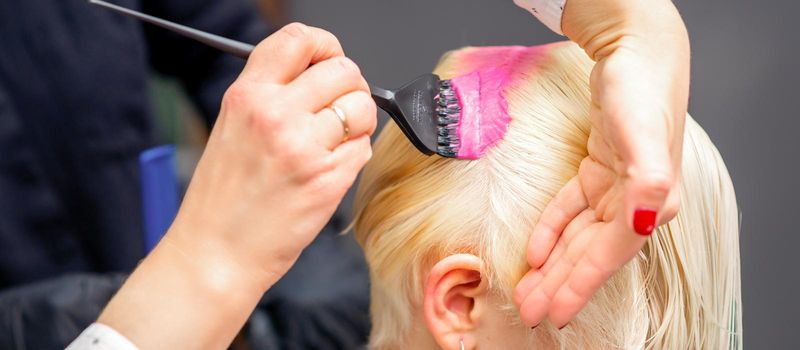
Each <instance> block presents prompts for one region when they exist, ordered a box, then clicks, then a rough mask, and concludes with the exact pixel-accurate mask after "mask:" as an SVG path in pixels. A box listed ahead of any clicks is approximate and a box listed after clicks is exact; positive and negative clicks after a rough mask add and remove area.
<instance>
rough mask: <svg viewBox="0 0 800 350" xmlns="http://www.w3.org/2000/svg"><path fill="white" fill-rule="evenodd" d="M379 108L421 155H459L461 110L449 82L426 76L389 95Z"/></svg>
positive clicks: (452, 156)
mask: <svg viewBox="0 0 800 350" xmlns="http://www.w3.org/2000/svg"><path fill="white" fill-rule="evenodd" d="M392 95H393V96H392V97H391V98H390V99H389V100H388V101H387V103H380V102H381V101H377V102H379V103H378V106H379V107H381V108H382V109H383V110H385V111H386V112H387V113H389V115H390V116H391V117H392V119H394V121H395V122H396V123H397V125H398V126H399V127H400V130H402V131H403V133H404V134H405V135H406V137H407V138H408V139H409V140H410V141H411V143H412V144H414V146H416V147H417V149H419V150H420V151H421V152H422V153H424V154H428V155H430V154H434V153H436V154H439V155H441V156H443V157H450V158H454V157H455V156H456V153H457V152H458V135H457V133H456V127H457V125H458V120H459V116H460V115H461V108H460V107H459V104H458V98H457V97H456V95H455V92H454V91H453V89H452V87H451V85H450V81H449V80H441V79H439V76H437V75H434V74H426V75H423V76H421V77H419V78H417V79H414V80H413V81H411V82H410V83H408V84H406V85H404V86H403V87H401V88H399V89H397V90H394V91H392Z"/></svg>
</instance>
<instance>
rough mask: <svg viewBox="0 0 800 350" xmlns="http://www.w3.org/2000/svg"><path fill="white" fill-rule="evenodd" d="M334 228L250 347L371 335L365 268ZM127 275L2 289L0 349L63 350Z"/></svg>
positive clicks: (272, 294) (264, 312) (303, 261)
mask: <svg viewBox="0 0 800 350" xmlns="http://www.w3.org/2000/svg"><path fill="white" fill-rule="evenodd" d="M337 233H338V231H336V230H334V229H333V228H332V227H330V226H329V228H328V229H327V230H326V231H324V232H323V233H322V234H321V235H320V236H319V238H318V239H317V241H316V242H315V244H313V245H311V246H310V247H309V248H308V249H307V250H306V251H304V252H303V254H302V255H301V256H300V259H299V260H298V262H297V264H296V265H295V266H294V267H293V268H292V269H291V270H290V271H289V273H288V274H287V275H286V276H285V277H284V278H283V279H281V280H280V281H279V282H278V283H277V284H275V285H274V286H273V288H272V289H271V290H270V291H269V292H267V294H266V295H265V296H264V298H263V299H262V300H261V302H260V303H259V305H258V308H257V309H256V311H255V312H254V313H253V314H252V315H251V316H250V319H249V321H248V322H247V324H246V325H245V327H244V328H243V329H242V332H241V335H242V336H241V337H239V338H241V339H243V341H244V342H246V344H247V346H248V347H247V348H250V349H256V350H258V349H276V350H280V349H283V350H303V349H320V350H325V349H342V350H352V349H358V348H361V347H362V346H363V344H364V343H365V340H366V338H367V335H368V332H369V316H368V312H367V305H369V300H368V293H367V290H369V286H368V285H367V278H366V276H367V270H366V265H365V264H364V261H363V260H361V258H359V254H358V250H359V248H358V246H357V245H355V242H354V241H353V240H352V237H350V236H342V235H339V234H337ZM123 279H124V275H89V274H81V275H70V276H65V277H61V278H58V279H55V280H50V281H46V282H39V283H36V284H32V285H28V286H24V287H16V288H11V289H7V290H5V291H3V292H0V349H9V350H11V349H14V350H25V349H37V350H38V349H63V348H64V347H66V346H67V345H68V344H69V343H70V342H72V340H73V339H75V337H77V336H78V334H80V332H81V331H83V330H84V329H85V328H86V327H87V326H89V324H91V323H92V322H93V321H94V320H95V319H96V318H97V315H98V314H99V313H100V311H101V310H102V308H103V306H104V305H105V304H106V303H107V302H108V300H109V299H110V298H111V296H112V295H113V294H114V292H116V290H117V289H118V288H119V287H120V286H121V285H122V282H123Z"/></svg>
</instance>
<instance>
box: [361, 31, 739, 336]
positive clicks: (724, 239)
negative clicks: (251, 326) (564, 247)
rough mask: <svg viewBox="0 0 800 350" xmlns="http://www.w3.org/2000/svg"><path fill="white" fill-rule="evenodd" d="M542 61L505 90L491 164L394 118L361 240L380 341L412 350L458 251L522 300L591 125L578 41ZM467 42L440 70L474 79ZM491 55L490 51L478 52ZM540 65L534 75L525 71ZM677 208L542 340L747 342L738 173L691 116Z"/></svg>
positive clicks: (364, 201)
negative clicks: (440, 273)
mask: <svg viewBox="0 0 800 350" xmlns="http://www.w3.org/2000/svg"><path fill="white" fill-rule="evenodd" d="M551 45H552V47H550V48H549V50H547V51H546V52H547V53H546V54H544V55H535V56H534V55H531V56H530V57H525V58H523V60H522V62H519V63H518V64H521V65H526V66H525V67H526V68H525V69H520V70H518V72H517V73H515V76H514V77H513V79H514V80H515V81H517V82H518V83H517V84H515V85H513V86H512V87H511V88H509V89H507V90H506V91H505V98H506V100H507V101H508V106H509V114H510V115H511V116H512V119H513V120H512V122H511V124H510V125H509V129H508V133H507V135H506V137H505V139H504V140H503V141H502V142H500V143H499V144H498V145H497V146H496V147H494V148H492V149H491V150H490V151H489V152H488V154H487V155H486V156H485V157H483V158H482V159H479V160H475V161H460V160H453V159H445V158H440V157H426V156H423V155H421V154H420V153H419V152H418V151H417V150H416V149H414V147H413V146H412V145H411V144H410V143H409V142H408V141H407V140H406V139H405V138H404V136H403V135H402V133H401V132H400V130H399V129H398V128H397V127H396V126H395V125H394V124H393V123H390V124H388V125H387V126H386V127H385V128H384V130H383V132H382V133H381V135H380V137H379V138H378V140H377V142H376V143H375V145H374V153H375V156H374V158H373V160H372V161H371V162H370V163H369V164H368V165H367V167H366V169H365V171H364V173H363V175H362V178H361V183H360V185H359V188H358V192H357V195H356V202H355V210H356V218H355V226H354V227H355V232H356V238H357V239H358V241H359V243H360V244H361V245H362V247H363V248H364V252H365V254H366V258H367V261H368V263H369V267H370V275H371V284H372V287H371V289H372V290H371V294H372V301H371V314H372V334H371V336H370V347H371V348H374V349H387V348H402V347H403V344H405V342H406V340H407V337H408V336H409V334H410V332H411V330H412V329H413V328H414V325H413V324H412V323H413V322H415V321H416V320H418V319H419V318H418V314H416V312H419V311H420V307H421V304H422V283H423V281H424V278H425V277H426V273H427V271H428V269H429V268H430V267H431V266H432V264H433V263H435V262H436V261H438V260H440V259H442V258H443V257H446V256H448V255H451V254H455V253H471V254H474V255H476V256H479V257H480V258H481V259H482V261H483V262H484V264H483V267H482V271H481V273H482V276H484V278H487V279H488V281H489V286H490V290H491V291H492V293H496V294H497V295H498V296H499V297H501V300H505V301H506V303H505V305H503V306H502V308H503V309H504V310H506V311H507V312H508V313H509V319H512V320H514V321H515V322H516V323H517V324H518V325H521V323H519V316H518V314H517V311H516V308H515V307H513V304H512V303H511V302H510V301H511V293H512V291H513V288H514V286H515V284H516V283H517V282H518V281H519V279H520V278H521V277H522V275H523V274H524V273H525V272H526V271H527V269H528V266H527V263H526V257H525V253H526V249H525V247H526V244H527V241H528V238H529V234H530V232H531V229H532V227H533V225H534V224H535V223H536V222H537V220H538V217H539V215H540V213H541V212H542V210H543V209H544V208H545V206H546V205H547V203H548V201H549V200H550V199H551V198H552V197H553V195H554V194H555V193H556V192H557V191H558V190H559V189H560V188H561V186H562V185H563V184H564V183H566V182H567V181H568V180H569V179H570V178H572V177H573V176H575V174H576V173H577V170H578V166H579V164H580V161H581V159H583V158H584V157H585V156H586V154H587V150H586V145H587V140H588V133H589V127H590V125H589V119H588V114H589V103H590V95H589V86H588V78H589V74H590V71H591V68H592V65H593V63H592V62H591V61H590V60H589V59H588V58H586V55H585V54H584V53H583V51H581V50H580V49H579V48H578V47H576V46H575V45H574V44H571V43H556V44H551ZM476 50H490V48H466V49H462V50H459V51H456V52H452V53H449V54H447V55H445V57H444V58H443V59H442V61H441V62H440V63H439V65H438V67H437V69H436V71H435V72H436V73H437V74H439V75H440V76H442V77H443V78H450V77H453V76H457V75H462V74H465V73H469V69H470V67H469V64H467V63H464V62H465V60H464V57H465V56H463V55H469V54H473V53H476V52H477V51H476ZM478 53H479V52H478ZM526 72H530V73H526ZM683 150H684V156H683V164H682V183H681V187H680V191H681V198H682V204H681V208H680V211H679V214H678V216H677V217H676V218H675V219H674V220H672V221H671V222H669V223H668V224H667V225H663V226H661V227H659V228H658V229H657V230H656V231H655V232H654V234H653V235H652V238H651V239H650V240H649V242H648V243H647V245H646V246H645V248H644V249H643V250H642V252H641V253H640V254H639V255H638V256H637V257H636V258H635V259H633V260H632V261H631V262H630V263H628V264H627V265H626V266H625V267H624V268H622V269H620V271H619V272H618V273H617V274H616V275H614V276H613V277H612V278H611V279H610V280H609V281H608V283H606V285H605V286H604V287H603V288H601V290H600V291H599V292H598V293H597V294H596V295H595V296H594V298H593V299H592V300H591V302H590V303H589V304H588V305H587V306H586V308H585V309H584V310H583V311H582V312H581V313H580V314H579V315H578V316H577V317H576V319H575V320H573V321H572V322H571V323H570V327H568V328H566V329H565V330H564V331H562V332H559V331H557V330H555V329H554V328H553V327H552V326H550V325H549V324H544V325H543V326H540V327H538V328H537V329H536V330H535V331H533V332H531V335H530V337H531V342H532V343H533V344H537V343H538V344H555V345H556V346H558V347H561V348H571V349H574V348H626V349H628V348H656V349H688V348H697V349H699V348H703V349H723V348H728V349H734V348H740V347H741V345H742V343H741V295H740V280H739V246H738V227H739V226H738V211H737V207H736V200H735V195H734V190H733V185H732V183H731V180H730V177H729V175H728V172H727V170H726V168H725V164H724V163H723V161H722V158H721V157H720V155H719V153H718V151H717V150H716V148H715V147H714V146H713V144H712V143H711V141H710V140H709V138H708V136H707V135H706V134H705V132H704V131H703V130H702V129H701V128H700V126H699V125H697V124H696V123H695V122H694V121H693V120H692V119H691V118H690V117H689V118H687V125H686V131H685V145H684V148H683Z"/></svg>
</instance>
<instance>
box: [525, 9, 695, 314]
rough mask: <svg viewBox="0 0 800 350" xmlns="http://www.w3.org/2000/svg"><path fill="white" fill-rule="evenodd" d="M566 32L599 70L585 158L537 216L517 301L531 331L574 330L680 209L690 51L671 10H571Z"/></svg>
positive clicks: (593, 81)
mask: <svg viewBox="0 0 800 350" xmlns="http://www.w3.org/2000/svg"><path fill="white" fill-rule="evenodd" d="M563 20H564V22H563V26H562V28H563V29H564V32H565V33H566V35H567V36H569V37H570V39H572V40H573V41H575V42H577V43H578V44H579V45H581V47H582V48H584V49H585V50H586V52H587V53H588V54H589V56H590V57H592V58H593V59H594V60H596V61H597V64H596V66H595V67H594V70H593V72H592V75H591V81H590V85H591V92H592V106H591V110H590V117H591V122H592V129H591V133H590V137H589V145H588V148H589V156H588V157H587V158H586V159H584V161H583V162H582V163H581V166H580V169H579V171H578V176H577V177H575V178H574V179H572V180H571V181H570V182H569V183H568V184H567V185H566V186H565V187H564V188H563V189H562V190H561V191H560V192H559V193H558V194H557V195H556V196H555V198H554V199H553V200H552V202H551V203H550V204H549V205H548V207H547V208H546V209H545V210H544V212H543V213H542V216H541V218H540V220H539V222H538V224H537V225H536V227H535V228H534V230H533V233H532V236H531V240H530V242H529V246H528V262H529V264H530V265H531V267H532V270H531V272H529V273H528V274H527V275H526V276H525V277H524V278H523V280H522V281H521V282H520V283H519V285H518V286H517V290H516V294H515V300H516V302H517V303H518V305H519V306H520V312H521V315H522V319H523V320H524V321H525V322H526V324H529V325H530V326H535V325H537V324H539V323H540V322H541V321H542V320H544V319H545V317H548V318H549V319H550V321H551V322H552V323H553V324H554V325H555V326H556V327H562V326H564V325H566V324H567V323H568V322H569V321H570V320H572V319H573V318H574V317H575V315H576V314H577V313H578V312H579V311H580V310H581V308H583V306H584V305H585V304H586V303H587V302H588V301H589V299H590V298H591V297H592V295H593V294H594V293H595V292H596V291H597V290H598V289H599V288H600V287H601V286H602V285H603V283H605V281H606V280H607V279H608V278H610V277H611V276H612V275H613V274H614V272H615V271H617V270H618V269H619V268H620V267H622V266H623V265H625V264H626V263H627V262H628V261H630V260H631V259H632V258H633V257H634V256H635V255H636V254H637V253H638V252H639V251H640V250H641V248H642V247H643V246H644V244H645V242H646V240H647V237H648V235H649V234H650V233H651V232H652V231H653V229H654V227H656V226H658V225H660V224H664V223H666V222H668V221H669V220H671V219H672V218H673V217H674V216H675V215H676V213H677V210H678V206H679V198H678V184H679V178H678V176H679V174H680V162H681V146H682V142H683V125H684V118H685V116H686V109H687V104H688V91H689V41H688V37H687V34H686V29H685V27H684V25H683V22H682V20H681V18H680V16H679V14H678V12H677V10H676V9H675V7H674V6H673V5H672V3H671V2H670V1H668V0H654V1H646V2H642V1H634V0H568V1H567V5H566V8H565V12H564V17H563Z"/></svg>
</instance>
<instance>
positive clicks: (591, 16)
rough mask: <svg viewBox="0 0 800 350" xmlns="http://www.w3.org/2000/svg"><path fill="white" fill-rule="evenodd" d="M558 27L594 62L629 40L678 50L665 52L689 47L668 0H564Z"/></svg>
mask: <svg viewBox="0 0 800 350" xmlns="http://www.w3.org/2000/svg"><path fill="white" fill-rule="evenodd" d="M561 28H562V30H563V31H564V34H565V35H566V36H567V37H569V38H570V39H571V40H572V41H574V42H576V43H577V44H578V45H580V46H581V47H582V48H583V49H584V50H585V51H586V53H587V54H588V55H589V56H590V57H591V58H592V59H594V60H596V61H598V60H601V59H602V58H603V57H606V56H608V55H610V54H611V53H612V52H614V51H615V50H616V49H618V48H620V47H622V46H625V45H626V43H627V42H630V41H640V43H637V45H640V44H649V45H655V46H661V47H662V48H670V49H672V48H678V51H681V52H671V51H675V50H674V49H673V50H662V51H661V53H663V54H665V55H669V54H671V53H677V54H686V55H688V50H689V39H688V35H687V33H686V28H685V25H684V24H683V20H682V19H681V17H680V14H679V13H678V10H677V9H676V8H675V6H674V5H673V4H672V2H671V1H669V0H650V1H641V0H568V1H567V2H566V5H565V8H564V14H563V17H562V24H561ZM654 51H658V50H654ZM684 51H685V52H684Z"/></svg>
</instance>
